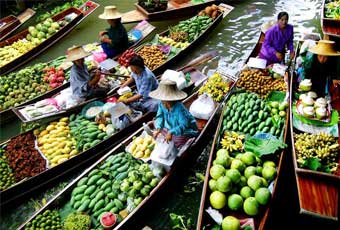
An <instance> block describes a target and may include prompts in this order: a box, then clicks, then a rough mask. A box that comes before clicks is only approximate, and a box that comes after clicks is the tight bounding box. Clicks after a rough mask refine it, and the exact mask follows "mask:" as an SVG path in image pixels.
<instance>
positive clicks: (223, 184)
mask: <svg viewBox="0 0 340 230" xmlns="http://www.w3.org/2000/svg"><path fill="white" fill-rule="evenodd" d="M216 187H217V190H218V191H220V192H228V191H230V190H231V189H232V182H231V180H230V179H229V177H227V176H221V177H220V178H218V179H217V183H216Z"/></svg>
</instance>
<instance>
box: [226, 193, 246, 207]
mask: <svg viewBox="0 0 340 230" xmlns="http://www.w3.org/2000/svg"><path fill="white" fill-rule="evenodd" d="M242 205H243V198H242V196H240V195H238V194H231V195H230V196H229V197H228V207H229V208H230V209H231V210H233V211H236V210H239V209H240V208H241V207H242Z"/></svg>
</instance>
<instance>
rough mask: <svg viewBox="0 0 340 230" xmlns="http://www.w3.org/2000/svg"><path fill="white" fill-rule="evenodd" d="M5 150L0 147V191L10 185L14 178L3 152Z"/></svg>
mask: <svg viewBox="0 0 340 230" xmlns="http://www.w3.org/2000/svg"><path fill="white" fill-rule="evenodd" d="M5 152H6V150H5V149H4V148H3V146H2V147H1V148H0V191H2V190H5V189H7V188H8V187H11V185H13V184H14V183H15V179H14V176H13V173H12V170H11V168H10V167H9V165H8V160H7V157H6V154H5Z"/></svg>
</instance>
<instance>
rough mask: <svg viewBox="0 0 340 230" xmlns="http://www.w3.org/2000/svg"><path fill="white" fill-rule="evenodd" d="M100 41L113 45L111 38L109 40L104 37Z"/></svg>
mask: <svg viewBox="0 0 340 230" xmlns="http://www.w3.org/2000/svg"><path fill="white" fill-rule="evenodd" d="M100 41H101V42H103V43H108V44H111V39H109V38H107V37H102V38H101V39H100Z"/></svg>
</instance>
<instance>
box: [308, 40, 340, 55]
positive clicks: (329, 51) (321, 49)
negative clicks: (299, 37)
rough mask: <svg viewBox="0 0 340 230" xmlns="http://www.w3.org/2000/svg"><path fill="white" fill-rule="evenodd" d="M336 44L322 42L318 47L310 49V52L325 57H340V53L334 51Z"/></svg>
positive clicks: (326, 41) (327, 41)
mask: <svg viewBox="0 0 340 230" xmlns="http://www.w3.org/2000/svg"><path fill="white" fill-rule="evenodd" d="M334 45H335V42H334V41H329V40H320V41H319V42H318V44H317V45H316V46H313V47H312V48H310V49H309V52H312V53H314V54H319V55H324V56H340V52H338V51H336V50H335V49H334Z"/></svg>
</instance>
